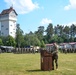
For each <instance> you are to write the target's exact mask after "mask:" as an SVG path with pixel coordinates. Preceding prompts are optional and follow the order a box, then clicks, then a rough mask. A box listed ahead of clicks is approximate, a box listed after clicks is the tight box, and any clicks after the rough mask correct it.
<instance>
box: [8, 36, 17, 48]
mask: <svg viewBox="0 0 76 75" xmlns="http://www.w3.org/2000/svg"><path fill="white" fill-rule="evenodd" d="M6 45H7V46H14V47H15V46H16V42H15V39H14V38H13V37H12V36H7V40H6Z"/></svg>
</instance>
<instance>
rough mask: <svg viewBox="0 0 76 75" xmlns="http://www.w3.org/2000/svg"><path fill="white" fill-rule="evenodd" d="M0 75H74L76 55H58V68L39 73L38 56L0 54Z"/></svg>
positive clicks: (75, 71)
mask: <svg viewBox="0 0 76 75" xmlns="http://www.w3.org/2000/svg"><path fill="white" fill-rule="evenodd" d="M0 75H76V53H70V54H63V53H62V54H61V53H59V68H58V70H54V71H41V69H40V54H39V53H38V54H37V53H36V54H13V53H2V54H0Z"/></svg>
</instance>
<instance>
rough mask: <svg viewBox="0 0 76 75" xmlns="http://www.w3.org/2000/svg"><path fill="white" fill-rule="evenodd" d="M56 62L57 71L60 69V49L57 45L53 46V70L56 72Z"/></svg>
mask: <svg viewBox="0 0 76 75" xmlns="http://www.w3.org/2000/svg"><path fill="white" fill-rule="evenodd" d="M54 61H55V64H56V69H57V68H58V47H57V45H56V44H53V51H52V67H53V68H52V69H53V70H54Z"/></svg>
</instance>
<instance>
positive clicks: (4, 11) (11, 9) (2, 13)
mask: <svg viewBox="0 0 76 75" xmlns="http://www.w3.org/2000/svg"><path fill="white" fill-rule="evenodd" d="M11 11H14V12H15V14H16V15H17V13H16V11H15V10H14V9H13V7H10V8H9V9H5V10H3V11H2V12H1V14H0V15H4V14H9V13H10V12H11Z"/></svg>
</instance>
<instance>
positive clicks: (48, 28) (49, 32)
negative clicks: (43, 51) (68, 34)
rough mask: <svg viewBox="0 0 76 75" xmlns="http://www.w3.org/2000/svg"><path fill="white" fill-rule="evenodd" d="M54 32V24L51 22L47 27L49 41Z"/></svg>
mask: <svg viewBox="0 0 76 75" xmlns="http://www.w3.org/2000/svg"><path fill="white" fill-rule="evenodd" d="M53 34H54V29H53V24H52V23H50V24H49V25H48V27H47V29H46V36H47V41H48V42H49V40H50V39H51V37H52V36H53Z"/></svg>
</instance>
